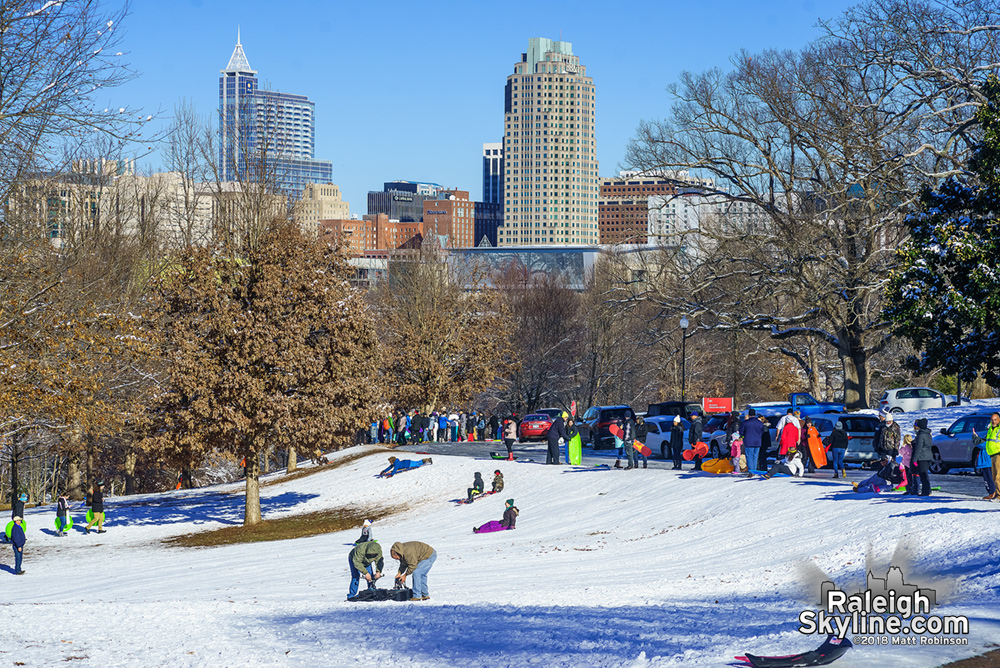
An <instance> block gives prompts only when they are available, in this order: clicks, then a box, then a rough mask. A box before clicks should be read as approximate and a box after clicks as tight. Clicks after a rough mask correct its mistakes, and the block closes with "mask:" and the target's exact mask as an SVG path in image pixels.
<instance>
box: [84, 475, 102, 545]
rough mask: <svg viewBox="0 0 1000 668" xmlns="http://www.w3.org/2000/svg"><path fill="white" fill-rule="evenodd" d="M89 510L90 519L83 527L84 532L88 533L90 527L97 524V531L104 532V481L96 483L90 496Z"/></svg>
mask: <svg viewBox="0 0 1000 668" xmlns="http://www.w3.org/2000/svg"><path fill="white" fill-rule="evenodd" d="M90 512H91V516H92V519H91V520H90V521H89V522H87V526H86V527H84V529H83V531H84V533H90V527H92V526H94V525H95V524H96V525H97V533H104V483H103V482H99V483H97V487H96V488H95V489H94V493H93V494H92V495H91V497H90Z"/></svg>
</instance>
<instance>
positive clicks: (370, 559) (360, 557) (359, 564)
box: [347, 520, 385, 598]
mask: <svg viewBox="0 0 1000 668" xmlns="http://www.w3.org/2000/svg"><path fill="white" fill-rule="evenodd" d="M366 521H367V520H366ZM347 565H348V567H350V569H351V586H350V587H349V588H348V590H347V598H354V597H355V596H357V595H358V585H359V584H361V578H362V577H364V579H365V580H366V581H367V582H368V589H375V588H376V587H375V581H376V580H378V579H379V578H380V577H382V568H383V567H384V566H385V559H384V558H383V557H382V546H381V545H379V544H378V543H376V542H375V541H373V540H369V541H365V542H363V543H358V544H357V545H355V546H354V549H352V550H351V553H350V554H349V555H348V557H347ZM362 573H364V575H362Z"/></svg>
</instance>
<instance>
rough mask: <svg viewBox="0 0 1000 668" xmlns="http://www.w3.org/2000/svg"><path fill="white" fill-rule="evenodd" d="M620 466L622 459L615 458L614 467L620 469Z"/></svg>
mask: <svg viewBox="0 0 1000 668" xmlns="http://www.w3.org/2000/svg"><path fill="white" fill-rule="evenodd" d="M621 467H622V460H620V459H616V460H615V468H616V469H620V468H621Z"/></svg>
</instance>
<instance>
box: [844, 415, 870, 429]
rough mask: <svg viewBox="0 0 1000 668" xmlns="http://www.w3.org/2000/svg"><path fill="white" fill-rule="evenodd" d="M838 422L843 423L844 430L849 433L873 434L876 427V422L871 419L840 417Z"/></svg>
mask: <svg viewBox="0 0 1000 668" xmlns="http://www.w3.org/2000/svg"><path fill="white" fill-rule="evenodd" d="M840 421H841V422H843V423H844V430H845V431H850V432H866V431H870V432H874V431H875V429H876V427H877V426H878V420H877V419H876V418H873V417H842V418H840Z"/></svg>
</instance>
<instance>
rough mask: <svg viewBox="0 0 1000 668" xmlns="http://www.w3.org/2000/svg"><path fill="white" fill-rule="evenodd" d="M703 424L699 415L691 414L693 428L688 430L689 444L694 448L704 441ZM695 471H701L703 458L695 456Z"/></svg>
mask: <svg viewBox="0 0 1000 668" xmlns="http://www.w3.org/2000/svg"><path fill="white" fill-rule="evenodd" d="M701 432H702V422H701V416H700V415H699V414H698V413H691V427H690V428H689V429H688V443H689V444H690V445H691V447H692V448H694V446H695V444H696V443H698V442H699V441H701V439H702V433H701ZM694 470H695V471H700V470H701V457H698V456H695V458H694Z"/></svg>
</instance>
